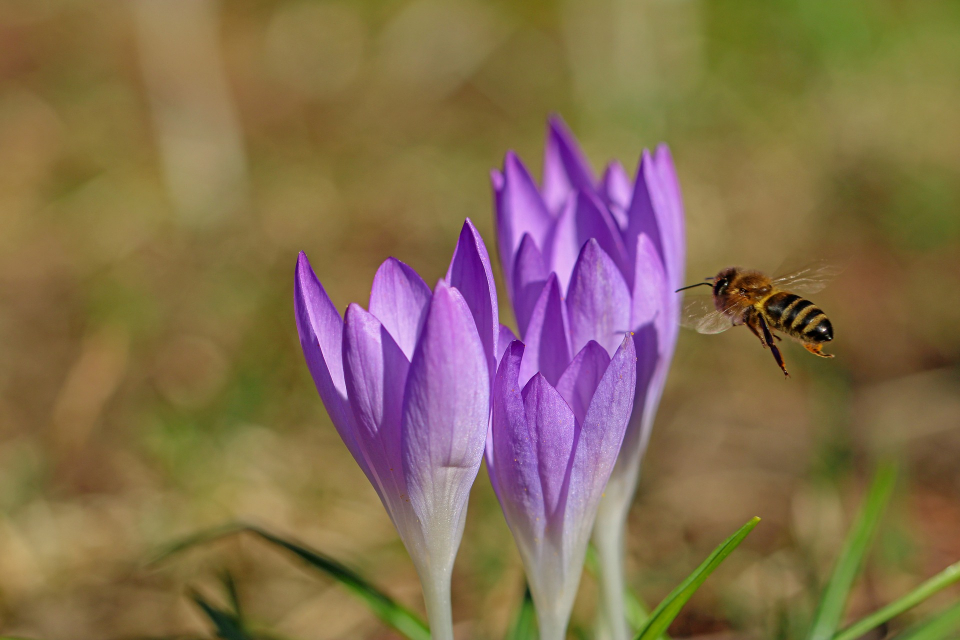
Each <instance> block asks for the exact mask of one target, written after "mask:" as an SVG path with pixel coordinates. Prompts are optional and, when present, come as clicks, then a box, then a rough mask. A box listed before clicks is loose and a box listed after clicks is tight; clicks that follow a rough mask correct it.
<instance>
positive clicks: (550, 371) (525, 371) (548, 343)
mask: <svg viewBox="0 0 960 640" xmlns="http://www.w3.org/2000/svg"><path fill="white" fill-rule="evenodd" d="M567 327H568V324H567V313H566V309H565V308H564V305H563V298H562V297H561V296H560V283H559V282H558V281H557V276H556V274H553V273H551V274H550V278H549V279H548V280H547V284H546V285H545V286H544V287H543V291H541V292H540V298H539V299H537V303H536V304H535V305H534V307H533V313H531V314H530V324H529V326H528V327H527V334H526V335H525V336H524V339H525V341H526V343H527V348H526V350H525V352H524V355H523V364H522V366H521V367H520V383H521V384H524V385H525V384H526V383H527V381H528V380H529V379H530V378H531V377H533V375H534V374H535V373H537V372H538V371H539V372H540V373H542V374H543V375H544V377H546V379H547V382H550V383H551V384H554V383H556V381H557V380H559V379H560V376H561V375H563V370H564V369H566V368H567V363H569V362H570V347H569V343H568V338H567Z"/></svg>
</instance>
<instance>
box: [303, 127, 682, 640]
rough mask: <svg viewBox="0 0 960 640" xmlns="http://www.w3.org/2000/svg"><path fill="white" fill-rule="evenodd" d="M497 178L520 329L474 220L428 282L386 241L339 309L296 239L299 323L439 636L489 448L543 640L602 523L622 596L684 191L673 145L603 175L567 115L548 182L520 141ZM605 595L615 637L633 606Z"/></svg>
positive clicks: (607, 567)
mask: <svg viewBox="0 0 960 640" xmlns="http://www.w3.org/2000/svg"><path fill="white" fill-rule="evenodd" d="M493 186H494V191H495V203H496V223H497V234H498V243H499V249H500V257H501V260H502V266H503V272H504V275H505V278H506V282H507V289H508V292H509V296H510V300H511V302H512V303H513V308H514V312H515V316H516V319H517V325H518V328H519V333H520V338H521V339H522V342H521V341H519V340H515V338H514V336H513V334H512V332H511V331H510V330H509V329H508V328H506V327H504V326H502V325H500V324H499V318H498V314H499V311H498V306H497V293H496V288H495V285H494V280H493V275H492V270H491V266H490V260H489V257H488V254H487V250H486V247H485V245H484V243H483V240H482V239H481V237H480V235H479V233H478V232H477V230H476V228H475V227H474V226H473V224H472V223H471V222H470V221H469V220H467V221H466V222H465V224H464V226H463V229H462V231H461V234H460V238H459V241H458V243H457V245H456V248H455V250H454V253H453V258H452V260H451V262H450V266H449V268H448V270H447V274H446V276H445V277H444V278H443V279H441V280H440V281H439V282H438V283H437V285H436V286H435V287H434V289H433V290H431V289H430V288H429V287H428V286H427V285H426V283H425V282H424V281H423V280H422V279H421V278H420V276H419V275H417V273H416V272H414V271H413V270H412V269H411V268H410V267H408V266H407V265H405V264H403V263H402V262H400V261H398V260H395V259H393V258H391V259H388V260H387V261H386V262H384V263H383V265H381V267H380V269H379V270H378V271H377V274H376V276H375V278H374V281H373V287H372V290H371V293H370V302H369V309H367V310H365V309H363V308H362V307H360V306H359V305H356V304H351V305H350V306H349V307H347V310H346V313H345V315H344V316H343V317H342V318H341V316H340V314H339V313H338V312H337V310H336V308H335V307H334V305H333V304H332V302H331V301H330V299H329V297H328V296H327V294H326V292H325V291H324V289H323V286H322V285H321V284H320V281H319V280H318V279H317V277H316V275H315V274H314V272H313V270H312V269H311V267H310V264H309V262H308V261H307V258H306V256H305V255H304V254H301V255H300V259H299V261H298V263H297V270H296V279H295V298H294V302H295V311H296V320H297V328H298V331H299V334H300V341H301V346H302V348H303V352H304V355H305V357H306V360H307V364H308V366H309V368H310V371H311V373H312V375H313V378H314V381H315V383H316V386H317V389H318V391H319V393H320V397H321V399H322V400H323V403H324V405H325V406H326V408H327V411H328V412H329V414H330V416H331V419H332V421H333V423H334V425H335V426H336V428H337V430H338V432H339V433H340V436H341V438H342V439H343V441H344V443H345V444H346V446H347V448H348V449H349V450H350V453H351V454H352V455H353V457H354V458H355V459H356V461H357V463H358V464H359V465H360V467H361V469H362V470H363V472H364V473H365V474H366V476H367V478H368V479H369V480H370V482H371V484H372V485H373V486H374V488H375V489H376V491H377V493H378V495H379V496H380V499H381V501H382V503H383V505H384V508H385V509H386V510H387V513H388V514H389V516H390V518H391V520H392V521H393V523H394V525H395V526H396V528H397V531H398V532H399V534H400V537H401V539H402V540H403V542H404V545H405V546H406V548H407V550H408V552H409V553H410V556H411V558H412V560H413V562H414V565H415V566H416V568H417V571H418V574H419V576H420V580H421V583H422V585H423V590H424V598H425V601H426V605H427V613H428V617H429V619H430V626H431V634H432V636H433V637H434V638H439V639H448V638H452V637H453V627H452V620H451V615H450V577H451V572H452V567H453V562H454V558H455V556H456V552H457V549H458V547H459V544H460V540H461V537H462V535H463V527H464V521H465V517H466V510H467V500H468V496H469V491H470V487H471V485H472V484H473V481H474V479H475V477H476V475H477V472H478V470H479V467H480V462H481V458H482V457H483V456H484V452H486V460H487V466H488V470H489V474H490V480H491V483H492V485H493V488H494V490H495V492H496V494H497V497H498V499H499V501H500V504H501V507H502V510H503V513H504V516H505V518H506V520H507V524H508V525H509V527H510V530H511V532H512V533H513V535H514V538H515V540H516V543H517V547H518V549H519V551H520V556H521V559H522V561H523V565H524V569H525V571H526V573H527V578H528V581H529V584H530V589H531V593H532V594H533V598H534V603H535V605H536V608H537V616H538V620H539V626H540V634H541V638H543V639H544V640H553V639H558V640H559V639H562V638H563V637H564V635H565V632H566V626H567V622H568V619H569V616H570V610H571V608H572V605H573V600H574V596H575V594H576V590H577V586H578V584H579V580H580V574H581V571H582V567H583V562H584V556H585V553H586V547H587V543H588V542H589V539H590V535H591V530H593V529H594V523H595V521H596V522H597V526H596V532H595V533H594V537H595V540H596V541H597V544H598V549H599V550H600V553H601V563H602V569H603V573H604V585H605V587H604V589H605V591H607V592H610V590H611V589H619V590H618V591H616V593H617V597H616V600H617V601H620V597H619V594H620V593H622V568H620V567H616V566H614V565H616V564H622V563H621V562H620V560H621V558H620V556H619V553H620V549H621V547H622V535H623V534H622V529H623V524H624V520H625V515H626V511H627V508H628V507H629V503H630V500H631V499H632V496H633V490H634V485H635V483H636V479H637V476H638V473H639V463H640V458H641V457H642V453H643V449H644V448H645V445H646V439H647V436H648V433H649V427H650V424H651V422H652V419H653V414H654V412H655V410H656V405H657V403H658V401H659V397H660V394H661V392H662V389H663V382H664V379H665V376H666V373H667V368H668V365H669V360H670V357H671V355H672V352H673V347H674V343H675V341H676V332H677V319H678V313H679V310H678V306H677V305H678V299H677V296H676V295H674V294H673V293H672V291H673V290H674V289H676V288H677V287H679V284H680V282H681V280H682V276H683V274H682V271H683V268H682V265H683V259H684V255H683V254H684V244H683V213H682V205H681V203H680V193H679V187H678V184H677V181H676V176H675V174H674V172H673V165H672V161H671V160H670V156H669V153H668V152H667V151H666V149H665V148H663V147H661V148H660V149H658V150H657V152H656V153H655V154H653V155H651V154H649V153H647V152H644V155H643V157H642V158H641V162H640V167H639V170H638V176H637V179H636V180H635V181H634V182H633V183H631V181H630V179H629V177H628V176H627V174H626V172H625V171H624V169H623V168H622V166H621V165H619V164H617V163H612V164H611V165H609V166H608V168H607V170H606V172H605V173H604V175H603V177H602V178H601V179H600V180H596V179H595V178H594V177H593V174H592V172H591V170H590V168H589V166H588V165H587V163H586V162H585V161H584V159H583V154H582V152H581V151H580V150H579V148H578V146H577V145H576V142H575V141H574V140H573V138H572V136H571V135H570V134H569V133H568V132H567V131H566V129H565V127H564V125H563V124H562V123H561V122H560V121H559V120H558V119H554V120H552V121H551V122H550V126H549V130H548V140H547V149H546V157H545V162H544V179H543V184H542V187H538V186H537V184H536V183H535V182H534V180H533V179H532V178H531V176H530V174H529V172H528V171H527V169H526V168H525V167H524V165H523V164H522V163H521V162H520V160H519V159H518V158H517V157H516V156H515V155H514V154H512V153H508V154H507V157H506V160H505V162H504V167H503V170H502V171H495V172H494V173H493ZM631 416H632V417H631ZM618 456H619V457H618ZM605 490H606V496H605V497H603V496H604V492H605ZM601 497H603V500H601ZM598 514H599V515H598ZM601 532H603V533H602V534H601ZM618 581H620V583H619V584H618ZM606 606H607V609H608V610H607V618H608V619H607V622H608V626H609V628H610V632H611V633H612V634H613V635H614V636H615V637H619V631H618V630H619V629H620V628H621V627H622V628H623V629H625V625H624V622H623V620H624V617H623V611H622V610H621V609H618V608H617V605H613V604H609V605H606ZM619 606H622V605H619Z"/></svg>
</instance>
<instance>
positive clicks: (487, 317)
mask: <svg viewBox="0 0 960 640" xmlns="http://www.w3.org/2000/svg"><path fill="white" fill-rule="evenodd" d="M446 282H447V284H448V285H450V286H451V287H455V288H456V289H457V291H459V292H460V294H461V295H462V296H463V299H464V301H466V303H467V306H468V307H469V308H470V312H471V313H472V314H473V319H474V322H475V323H476V327H477V331H478V332H479V334H480V340H481V342H483V349H484V353H485V354H486V356H487V367H488V370H489V374H488V375H489V377H490V379H491V380H492V379H493V374H494V372H495V371H496V370H497V336H498V335H499V333H500V312H499V310H498V309H497V285H496V284H495V283H494V281H493V269H491V268H490V256H489V255H488V254H487V247H486V245H485V244H484V243H483V238H481V237H480V232H479V231H477V228H476V227H474V226H473V222H471V221H470V219H469V218H467V219H466V220H465V221H464V223H463V228H462V229H461V230H460V239H459V240H458V241H457V247H456V249H454V251H453V258H451V260H450V267H449V268H448V269H447V278H446Z"/></svg>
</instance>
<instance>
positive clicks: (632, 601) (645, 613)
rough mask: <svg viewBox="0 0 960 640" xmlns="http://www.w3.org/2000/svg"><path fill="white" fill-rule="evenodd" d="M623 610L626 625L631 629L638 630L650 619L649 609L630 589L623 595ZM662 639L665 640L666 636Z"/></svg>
mask: <svg viewBox="0 0 960 640" xmlns="http://www.w3.org/2000/svg"><path fill="white" fill-rule="evenodd" d="M623 608H624V609H625V610H626V612H627V624H629V625H630V628H631V629H634V630H637V629H639V628H640V627H642V626H643V623H645V622H646V621H647V618H649V617H650V609H649V608H647V606H646V605H644V604H643V602H641V601H640V598H639V597H638V596H637V594H635V593H634V592H633V591H631V590H630V589H627V592H626V593H624V594H623ZM662 637H663V638H666V636H662Z"/></svg>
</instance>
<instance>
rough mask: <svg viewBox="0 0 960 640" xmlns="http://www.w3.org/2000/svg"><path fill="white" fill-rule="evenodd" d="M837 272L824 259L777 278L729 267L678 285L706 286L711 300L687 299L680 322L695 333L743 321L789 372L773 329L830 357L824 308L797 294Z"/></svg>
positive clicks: (829, 333)
mask: <svg viewBox="0 0 960 640" xmlns="http://www.w3.org/2000/svg"><path fill="white" fill-rule="evenodd" d="M839 272H840V269H839V267H837V266H836V265H833V264H832V263H826V262H820V263H816V264H814V265H812V266H809V267H807V268H804V269H801V270H799V271H795V272H793V273H790V274H788V275H785V276H782V277H778V278H770V277H768V276H766V275H764V274H763V273H761V272H760V271H750V270H747V269H741V268H740V267H729V268H727V269H724V270H723V271H721V272H720V273H718V274H717V275H716V276H713V277H712V278H705V279H704V280H705V281H704V282H698V283H697V284H692V285H690V286H688V287H683V288H681V289H677V291H683V290H684V289H692V288H693V287H701V286H709V287H711V288H712V290H713V295H712V300H711V299H708V298H705V297H703V296H701V297H696V298H691V299H688V300H686V302H685V303H684V310H683V318H682V319H681V324H682V325H683V326H685V327H688V328H690V329H695V330H696V331H699V332H700V333H720V332H722V331H726V330H727V329H729V328H730V327H736V326H738V325H741V324H745V325H747V327H749V328H750V330H751V331H752V332H753V334H754V335H755V336H757V338H759V339H760V344H762V345H763V347H764V348H768V347H769V348H770V351H771V352H772V353H773V357H774V359H775V360H776V361H777V364H778V365H780V368H781V369H782V370H783V373H784V375H785V376H787V377H788V378H789V377H790V374H789V373H787V367H786V365H785V364H784V362H783V356H782V355H781V354H780V349H778V348H777V345H776V342H775V341H779V340H780V339H781V338H780V336H778V335H777V334H776V333H774V332H775V331H779V332H781V333H784V334H786V335H787V336H789V337H790V338H793V339H794V340H796V341H797V342H799V343H801V344H802V345H803V346H804V347H805V348H806V350H807V351H809V352H810V353H812V354H813V355H816V356H820V357H821V358H832V357H833V355H832V354H829V353H824V352H823V344H824V343H825V342H830V341H831V340H833V325H831V324H830V320H829V319H828V318H827V314H825V313H824V312H823V311H821V310H820V308H819V307H817V306H816V305H815V304H813V303H812V302H810V301H809V300H806V299H804V298H802V297H800V296H799V295H797V294H798V293H803V294H812V293H817V292H818V291H821V290H822V289H823V288H824V287H825V286H826V284H827V282H828V281H829V280H830V278H832V277H833V276H835V275H837V273H839Z"/></svg>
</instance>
